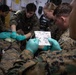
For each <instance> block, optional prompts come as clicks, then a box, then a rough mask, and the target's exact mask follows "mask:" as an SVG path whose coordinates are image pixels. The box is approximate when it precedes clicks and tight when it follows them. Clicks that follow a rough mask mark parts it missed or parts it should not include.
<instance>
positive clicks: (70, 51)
mask: <svg viewBox="0 0 76 75" xmlns="http://www.w3.org/2000/svg"><path fill="white" fill-rule="evenodd" d="M68 32H69V31H68V30H67V31H65V33H64V34H63V35H64V36H63V35H62V36H61V38H60V39H62V40H61V47H62V48H63V50H62V51H54V52H51V51H49V50H48V51H42V52H40V53H39V54H38V56H37V57H35V58H34V59H33V61H34V60H35V63H36V61H37V62H38V63H40V64H43V63H45V65H44V66H40V70H38V69H37V67H39V65H34V66H32V67H30V68H28V69H27V70H26V67H23V66H24V64H26V63H23V64H22V66H21V67H23V68H24V69H23V71H22V70H21V69H22V68H21V67H19V65H17V67H19V68H17V69H16V67H15V66H14V67H13V68H12V69H10V70H8V73H7V75H11V74H12V73H14V74H12V75H19V73H20V72H19V71H18V70H21V73H24V72H25V74H26V73H27V74H26V75H30V74H32V73H33V75H39V74H40V73H42V74H41V75H76V46H75V45H76V44H75V40H73V39H71V38H70V37H69V35H68ZM66 34H67V35H66ZM63 37H65V39H64V38H63ZM28 61H29V60H28ZM18 63H19V62H18ZM33 67H34V68H33ZM43 68H44V69H43ZM15 69H16V71H14V70H15ZM24 70H25V71H24ZM16 73H17V74H16ZM25 74H20V75H25Z"/></svg>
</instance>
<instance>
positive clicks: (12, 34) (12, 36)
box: [11, 31, 17, 39]
mask: <svg viewBox="0 0 76 75" xmlns="http://www.w3.org/2000/svg"><path fill="white" fill-rule="evenodd" d="M16 36H17V33H16V32H15V31H12V33H11V38H13V39H16Z"/></svg>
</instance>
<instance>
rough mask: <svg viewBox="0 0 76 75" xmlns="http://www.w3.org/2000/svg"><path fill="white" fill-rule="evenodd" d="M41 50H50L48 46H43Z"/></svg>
mask: <svg viewBox="0 0 76 75" xmlns="http://www.w3.org/2000/svg"><path fill="white" fill-rule="evenodd" d="M42 50H43V51H48V50H50V46H44V47H43V48H42Z"/></svg>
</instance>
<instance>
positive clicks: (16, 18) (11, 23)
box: [10, 10, 21, 25]
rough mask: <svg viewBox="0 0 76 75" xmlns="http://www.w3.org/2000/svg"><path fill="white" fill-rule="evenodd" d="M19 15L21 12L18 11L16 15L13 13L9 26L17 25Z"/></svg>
mask: <svg viewBox="0 0 76 75" xmlns="http://www.w3.org/2000/svg"><path fill="white" fill-rule="evenodd" d="M20 13H21V11H20V10H18V11H17V12H16V13H14V14H13V15H12V16H11V19H10V25H13V24H14V25H18V20H19V19H20Z"/></svg>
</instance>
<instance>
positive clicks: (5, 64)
mask: <svg viewBox="0 0 76 75" xmlns="http://www.w3.org/2000/svg"><path fill="white" fill-rule="evenodd" d="M0 49H2V58H1V61H0V68H2V69H4V71H5V72H7V70H8V69H9V68H11V67H12V66H13V63H14V62H15V61H16V60H17V59H18V58H19V56H20V53H21V51H20V48H19V45H18V42H16V41H14V42H8V41H5V40H2V39H0ZM1 71H2V70H1V69H0V75H1Z"/></svg>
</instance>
